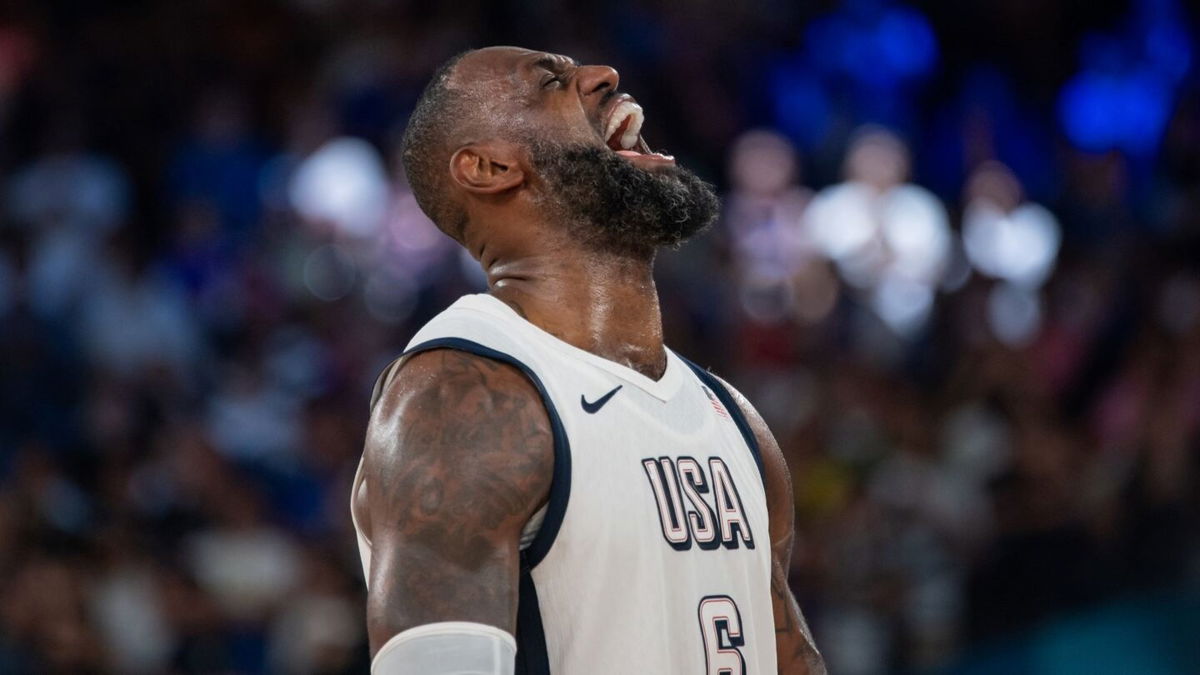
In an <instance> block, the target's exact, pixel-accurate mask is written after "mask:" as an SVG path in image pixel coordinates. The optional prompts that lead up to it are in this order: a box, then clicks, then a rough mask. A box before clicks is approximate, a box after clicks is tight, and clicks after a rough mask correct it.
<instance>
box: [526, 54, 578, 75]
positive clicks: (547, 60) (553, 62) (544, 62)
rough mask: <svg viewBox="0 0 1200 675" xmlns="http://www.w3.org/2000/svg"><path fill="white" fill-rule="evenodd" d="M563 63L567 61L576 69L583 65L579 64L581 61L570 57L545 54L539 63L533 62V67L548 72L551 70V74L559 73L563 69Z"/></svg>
mask: <svg viewBox="0 0 1200 675" xmlns="http://www.w3.org/2000/svg"><path fill="white" fill-rule="evenodd" d="M563 61H567V62H568V63H570V64H571V65H572V66H574V67H576V68H578V67H580V66H581V65H583V64H582V63H580V62H579V59H574V58H571V57H569V56H557V55H550V54H543V55H542V56H541V58H539V59H538V60H537V61H534V62H533V66H534V67H535V68H545V69H546V70H549V71H551V72H557V71H559V70H561V69H562V62H563Z"/></svg>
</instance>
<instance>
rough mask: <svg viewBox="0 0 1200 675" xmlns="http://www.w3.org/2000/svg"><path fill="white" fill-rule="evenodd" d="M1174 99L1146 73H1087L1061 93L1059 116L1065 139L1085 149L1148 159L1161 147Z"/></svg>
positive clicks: (1160, 82)
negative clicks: (1065, 135)
mask: <svg viewBox="0 0 1200 675" xmlns="http://www.w3.org/2000/svg"><path fill="white" fill-rule="evenodd" d="M1171 98H1172V95H1171V89H1170V87H1169V86H1167V85H1166V83H1164V82H1163V81H1162V79H1161V78H1159V77H1157V76H1155V75H1154V74H1153V73H1150V72H1148V71H1146V70H1144V69H1139V70H1133V71H1130V72H1127V73H1124V74H1121V75H1111V74H1103V73H1098V72H1095V71H1085V72H1083V73H1081V74H1079V75H1077V76H1075V77H1074V78H1073V79H1072V80H1071V81H1070V82H1068V83H1067V86H1066V87H1064V88H1063V91H1062V94H1061V96H1060V98H1059V116H1060V118H1061V120H1062V124H1063V130H1064V131H1065V132H1066V134H1067V137H1068V138H1069V139H1070V140H1071V142H1072V143H1074V144H1075V145H1076V146H1078V147H1079V148H1081V149H1084V150H1088V151H1091V152H1106V151H1109V150H1124V151H1126V152H1128V153H1130V154H1131V155H1138V156H1145V155H1148V154H1151V153H1153V152H1154V151H1155V149H1156V148H1157V147H1158V142H1159V139H1160V138H1161V137H1162V134H1163V131H1164V130H1165V128H1166V124H1167V120H1168V119H1169V117H1170V112H1171Z"/></svg>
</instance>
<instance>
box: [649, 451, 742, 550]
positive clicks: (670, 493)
mask: <svg viewBox="0 0 1200 675" xmlns="http://www.w3.org/2000/svg"><path fill="white" fill-rule="evenodd" d="M642 468H644V469H645V470H646V478H647V479H648V480H649V481H650V490H651V491H652V492H653V493H654V500H655V501H656V502H657V503H658V520H659V522H660V523H661V524H662V533H663V538H664V539H666V540H667V543H668V544H670V545H671V548H673V549H675V550H677V551H687V550H689V549H691V548H692V546H693V545H695V546H697V547H699V548H700V549H701V550H704V551H711V550H713V549H716V548H720V547H722V546H723V547H725V548H738V547H739V546H741V545H743V544H744V545H745V546H746V548H751V549H752V548H754V534H753V533H752V532H751V531H750V522H749V521H748V520H746V511H745V509H744V508H742V497H741V495H740V494H739V493H738V489H737V486H736V485H734V483H733V475H732V474H731V473H730V471H729V467H728V466H726V465H725V462H724V460H722V459H721V458H720V457H709V458H708V462H707V463H706V464H701V463H700V462H699V461H698V460H697V459H695V458H694V457H679V458H677V459H675V460H672V459H671V458H670V457H658V458H655V457H647V458H646V459H643V460H642Z"/></svg>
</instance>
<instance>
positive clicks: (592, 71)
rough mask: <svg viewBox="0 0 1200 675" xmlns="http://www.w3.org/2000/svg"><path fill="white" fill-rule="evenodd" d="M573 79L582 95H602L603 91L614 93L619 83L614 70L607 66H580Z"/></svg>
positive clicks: (618, 77) (619, 78)
mask: <svg viewBox="0 0 1200 675" xmlns="http://www.w3.org/2000/svg"><path fill="white" fill-rule="evenodd" d="M575 77H576V81H577V82H579V90H580V92H582V93H583V94H584V95H589V94H598V93H603V92H604V91H605V90H608V91H616V90H617V84H618V83H619V82H620V81H621V76H620V75H618V74H617V71H616V69H614V68H610V67H609V66H580V67H579V70H578V71H576V76H575Z"/></svg>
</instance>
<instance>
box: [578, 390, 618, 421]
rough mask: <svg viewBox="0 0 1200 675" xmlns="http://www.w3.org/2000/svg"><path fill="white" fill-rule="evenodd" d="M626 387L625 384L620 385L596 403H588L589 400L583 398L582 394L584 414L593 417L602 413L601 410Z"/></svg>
mask: <svg viewBox="0 0 1200 675" xmlns="http://www.w3.org/2000/svg"><path fill="white" fill-rule="evenodd" d="M624 386H625V385H623V384H618V385H617V388H616V389H613V390H612V391H610V392H608V393H607V394H605V395H603V396H601V397H600V398H598V399H596V400H595V402H593V403H588V400H587V399H586V398H584V397H583V394H580V395H579V405H581V406H583V411H584V412H586V413H588V414H591V415H595V414H596V413H597V412H599V411H600V409H601V408H603V407H604V404H605V403H608V399H610V398H612V397H613V396H615V395H616V393H617V392H618V391H621V387H624Z"/></svg>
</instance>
